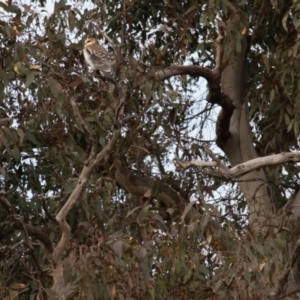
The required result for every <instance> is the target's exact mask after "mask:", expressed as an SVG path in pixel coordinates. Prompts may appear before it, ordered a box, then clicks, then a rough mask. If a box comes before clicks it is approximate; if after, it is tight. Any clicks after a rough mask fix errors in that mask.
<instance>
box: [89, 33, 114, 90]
mask: <svg viewBox="0 0 300 300" xmlns="http://www.w3.org/2000/svg"><path fill="white" fill-rule="evenodd" d="M83 55H84V59H85V61H86V62H87V64H88V65H90V67H91V68H92V69H93V70H94V71H96V70H98V71H99V72H100V74H101V76H102V77H103V78H104V79H105V80H107V81H110V82H112V83H113V84H115V85H116V84H117V78H116V74H115V69H114V67H115V64H116V61H115V59H113V57H112V56H111V55H110V53H109V52H108V51H107V50H106V49H105V48H104V47H103V46H101V45H100V44H99V42H98V41H97V39H95V38H90V37H89V38H87V39H86V40H85V42H84V47H83Z"/></svg>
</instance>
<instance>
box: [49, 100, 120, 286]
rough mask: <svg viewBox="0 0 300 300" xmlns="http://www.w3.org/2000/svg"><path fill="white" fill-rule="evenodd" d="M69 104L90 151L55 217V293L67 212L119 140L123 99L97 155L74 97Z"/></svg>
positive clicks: (60, 278) (66, 240) (65, 240)
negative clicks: (57, 228) (57, 232)
mask: <svg viewBox="0 0 300 300" xmlns="http://www.w3.org/2000/svg"><path fill="white" fill-rule="evenodd" d="M70 99H71V104H72V107H73V110H74V114H75V116H76V117H77V118H78V120H79V122H80V123H81V125H82V126H83V128H84V129H85V132H86V133H87V134H88V135H89V137H90V139H92V149H91V151H90V154H89V157H88V159H87V160H86V161H85V164H84V166H83V168H82V171H81V173H80V175H79V178H78V182H77V185H76V186H75V188H74V190H73V191H72V193H71V195H70V196H69V198H68V200H67V201H66V203H65V204H64V206H63V207H62V208H61V210H60V211H59V212H58V214H57V215H56V220H57V222H58V224H59V226H60V229H61V231H62V235H61V238H60V241H59V243H58V244H57V246H56V247H55V249H54V251H53V255H52V260H53V281H54V282H53V286H52V289H53V290H54V291H56V292H58V291H59V290H60V289H61V288H63V287H64V276H63V265H62V255H63V252H64V251H65V249H66V248H67V246H68V244H69V242H70V238H71V229H70V226H69V224H68V223H67V221H66V218H67V215H68V213H69V211H70V210H71V209H72V207H73V206H74V205H75V204H76V202H78V201H79V199H80V197H81V195H82V193H83V191H84V190H85V188H86V186H87V184H88V180H89V178H90V175H91V173H92V171H93V169H94V167H95V166H96V165H97V164H98V163H99V162H100V161H101V160H102V159H104V158H105V157H106V156H107V155H108V153H109V152H110V151H111V149H112V148H113V147H114V145H115V144H116V142H117V140H118V139H119V137H120V135H121V124H122V122H121V118H122V113H123V109H122V107H123V104H124V99H125V98H123V97H122V98H121V101H120V103H119V105H118V107H117V113H116V115H115V130H114V133H113V135H112V138H111V140H110V141H109V143H108V144H107V145H106V146H105V147H104V148H103V149H102V151H100V152H99V153H98V154H97V152H96V147H97V140H96V138H95V133H94V132H93V131H92V130H91V129H90V128H89V126H88V125H87V124H86V123H85V121H84V120H83V118H82V116H81V114H80V112H79V109H78V106H77V104H76V102H75V99H74V97H72V96H70Z"/></svg>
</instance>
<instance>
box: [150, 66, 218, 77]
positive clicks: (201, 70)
mask: <svg viewBox="0 0 300 300" xmlns="http://www.w3.org/2000/svg"><path fill="white" fill-rule="evenodd" d="M178 75H191V76H198V77H203V78H205V79H206V80H207V81H210V80H212V79H213V73H212V71H211V70H210V69H208V68H205V67H200V66H194V65H190V66H180V65H172V66H170V67H168V68H166V69H164V70H161V71H158V72H157V73H156V75H155V78H156V80H159V81H162V80H166V79H168V78H170V77H173V76H178Z"/></svg>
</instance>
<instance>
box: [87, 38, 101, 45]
mask: <svg viewBox="0 0 300 300" xmlns="http://www.w3.org/2000/svg"><path fill="white" fill-rule="evenodd" d="M94 44H98V41H97V40H96V39H95V38H87V39H86V40H85V41H84V46H91V45H94Z"/></svg>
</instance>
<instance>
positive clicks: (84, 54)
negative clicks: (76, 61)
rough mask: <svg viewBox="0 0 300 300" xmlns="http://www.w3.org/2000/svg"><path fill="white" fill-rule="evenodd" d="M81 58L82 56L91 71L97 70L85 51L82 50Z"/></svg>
mask: <svg viewBox="0 0 300 300" xmlns="http://www.w3.org/2000/svg"><path fill="white" fill-rule="evenodd" d="M83 56H84V59H85V61H86V62H87V63H88V64H89V65H90V67H91V68H92V69H93V70H97V68H96V67H95V65H94V63H93V61H92V59H91V55H90V54H89V53H88V51H86V50H85V49H84V50H83Z"/></svg>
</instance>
